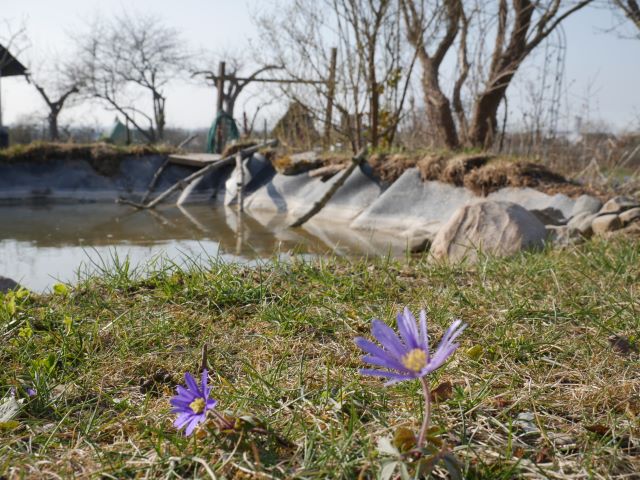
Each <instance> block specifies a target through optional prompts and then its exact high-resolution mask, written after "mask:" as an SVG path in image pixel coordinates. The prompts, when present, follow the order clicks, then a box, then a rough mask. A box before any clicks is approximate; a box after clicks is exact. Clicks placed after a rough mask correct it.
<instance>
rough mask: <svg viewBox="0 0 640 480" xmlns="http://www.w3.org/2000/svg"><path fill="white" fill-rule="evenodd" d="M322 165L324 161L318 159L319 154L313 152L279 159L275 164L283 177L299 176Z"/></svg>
mask: <svg viewBox="0 0 640 480" xmlns="http://www.w3.org/2000/svg"><path fill="white" fill-rule="evenodd" d="M321 165H322V160H321V159H320V158H319V157H318V153H317V152H314V151H313V150H311V151H309V152H303V153H296V154H293V155H287V156H284V157H279V158H276V160H275V161H274V162H273V166H274V168H275V169H276V172H278V173H280V174H282V175H299V174H301V173H305V172H308V171H309V170H313V169H314V168H318V167H319V166H321Z"/></svg>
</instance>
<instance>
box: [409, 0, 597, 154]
mask: <svg viewBox="0 0 640 480" xmlns="http://www.w3.org/2000/svg"><path fill="white" fill-rule="evenodd" d="M399 1H400V5H401V10H402V15H403V17H404V21H405V26H406V30H407V38H408V40H409V42H410V43H411V44H412V45H414V46H415V48H416V49H418V58H419V60H420V64H421V66H422V88H423V93H424V99H425V105H426V110H427V115H428V118H429V122H430V125H431V128H432V131H433V133H434V135H435V137H436V139H437V140H438V142H439V143H441V144H442V145H444V146H447V147H449V148H458V147H460V146H461V145H471V146H475V147H488V146H490V145H491V144H492V143H493V141H494V139H495V137H496V133H497V128H498V118H497V115H498V109H499V107H500V104H501V103H502V102H503V100H504V98H505V96H506V92H507V89H508V87H509V85H510V84H511V81H512V80H513V78H514V76H515V74H516V73H517V71H518V69H519V68H520V67H521V65H522V64H523V62H524V61H525V59H526V58H527V57H528V56H529V55H530V54H531V52H533V51H534V50H535V49H536V47H538V46H539V45H540V44H541V43H542V42H543V41H544V40H545V39H547V37H549V35H550V34H551V33H552V32H554V31H555V30H556V29H557V28H558V27H559V26H560V25H561V23H562V22H563V21H564V20H565V19H566V18H567V17H569V16H570V15H572V14H573V13H575V12H577V11H578V10H580V9H582V8H584V7H585V6H587V5H588V4H590V3H592V2H593V1H594V0H580V1H572V2H568V1H566V0H565V1H562V0H543V1H537V2H534V1H532V0H511V1H508V0H499V1H498V2H496V7H493V6H491V5H488V4H487V2H481V1H465V0H399ZM487 17H490V18H491V22H487V21H486V18H487ZM483 19H484V21H483ZM488 23H491V25H493V27H492V28H488V27H487V25H488ZM490 35H493V42H492V43H491V42H490V41H489V36H490ZM472 39H473V45H476V46H478V45H479V46H480V47H476V48H479V49H480V50H479V51H480V53H478V55H477V56H476V68H477V71H476V74H477V75H476V80H478V86H477V87H476V89H475V91H472V95H471V98H469V99H468V102H467V104H468V105H467V107H466V108H465V105H464V104H465V102H464V100H463V98H462V95H463V87H464V86H465V84H466V83H467V81H468V79H469V78H470V66H471V65H470V61H469V50H470V48H471V47H472V41H471V40H472ZM484 44H491V45H492V46H491V47H490V48H489V49H488V51H487V52H484V51H483V50H482V47H481V46H482V45H484ZM456 45H457V48H458V52H457V53H458V68H457V72H458V73H457V78H456V80H455V81H454V88H453V91H452V93H451V94H450V95H449V94H447V92H445V91H444V89H443V88H442V86H441V76H442V71H441V67H442V65H443V61H444V60H445V57H446V56H447V55H448V54H449V53H450V52H451V51H453V49H454V48H455V47H456ZM478 58H481V59H483V60H484V61H483V62H481V63H478V62H477V60H478ZM485 64H486V65H487V66H488V68H483V67H484V65H485Z"/></svg>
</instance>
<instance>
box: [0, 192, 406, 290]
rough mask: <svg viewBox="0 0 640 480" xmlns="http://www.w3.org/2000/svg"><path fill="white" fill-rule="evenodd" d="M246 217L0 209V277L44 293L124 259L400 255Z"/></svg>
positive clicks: (350, 236) (325, 232)
mask: <svg viewBox="0 0 640 480" xmlns="http://www.w3.org/2000/svg"><path fill="white" fill-rule="evenodd" d="M252 215H253V216H250V215H248V214H242V215H239V214H238V212H237V211H236V210H235V208H229V207H223V206H220V205H211V204H197V205H189V206H186V207H174V206H171V207H163V208H160V209H156V210H145V211H136V210H134V209H132V208H130V207H126V206H122V205H117V204H74V205H61V204H54V205H19V206H0V225H1V226H2V227H1V228H0V276H5V277H9V278H12V279H13V280H16V281H17V282H18V283H20V284H22V285H24V286H25V287H27V288H30V289H32V290H35V291H46V290H48V289H49V288H50V287H51V286H52V285H53V284H54V283H56V282H58V281H61V282H71V283H73V282H75V281H77V279H78V278H79V275H87V274H91V273H99V272H100V270H101V269H105V268H107V269H109V268H112V266H113V264H114V262H120V263H122V262H123V261H124V260H125V259H128V260H129V262H130V264H131V265H132V266H133V267H135V266H147V265H149V264H152V263H153V262H154V261H167V260H168V261H172V262H174V263H176V264H178V265H181V266H185V265H188V264H190V263H193V262H196V263H199V264H203V265H205V264H207V263H209V262H210V261H211V260H212V259H215V260H221V261H226V262H244V263H254V264H255V263H257V262H260V261H270V260H272V259H274V258H280V259H284V260H286V259H287V258H290V257H291V255H303V256H308V257H309V256H318V255H330V254H336V255H350V256H351V255H353V256H361V255H392V256H402V255H404V254H405V251H406V245H405V243H404V242H403V241H402V240H399V239H398V240H397V239H394V238H393V237H390V236H384V235H378V234H376V235H373V234H371V233H368V234H367V233H356V232H353V231H351V230H350V229H349V228H348V227H347V225H340V224H330V225H328V224H326V223H325V224H323V223H316V222H314V221H311V222H309V223H308V224H307V225H305V227H304V228H303V229H295V230H294V229H289V228H287V227H286V222H285V219H284V218H282V217H278V216H273V215H272V214H269V215H265V216H264V217H260V216H256V214H255V213H254V212H252Z"/></svg>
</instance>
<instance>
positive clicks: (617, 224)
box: [591, 213, 622, 235]
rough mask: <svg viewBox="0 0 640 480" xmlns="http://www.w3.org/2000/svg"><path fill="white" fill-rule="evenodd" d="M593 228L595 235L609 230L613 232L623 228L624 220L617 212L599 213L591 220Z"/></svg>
mask: <svg viewBox="0 0 640 480" xmlns="http://www.w3.org/2000/svg"><path fill="white" fill-rule="evenodd" d="M591 228H593V233H594V234H595V235H603V234H605V233H607V232H612V231H614V230H618V229H619V228H622V221H621V220H620V217H619V216H618V215H616V214H615V213H612V214H607V215H599V216H597V217H596V218H594V219H593V222H591Z"/></svg>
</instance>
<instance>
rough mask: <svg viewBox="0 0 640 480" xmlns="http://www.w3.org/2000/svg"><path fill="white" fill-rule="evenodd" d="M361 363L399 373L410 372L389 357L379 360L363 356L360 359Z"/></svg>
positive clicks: (370, 356) (378, 358)
mask: <svg viewBox="0 0 640 480" xmlns="http://www.w3.org/2000/svg"><path fill="white" fill-rule="evenodd" d="M362 361H363V362H365V363H368V364H370V365H376V366H378V367H384V368H391V369H393V370H398V371H400V372H407V373H409V372H410V370H407V369H406V368H405V367H404V366H403V365H402V364H400V363H398V361H397V360H395V359H391V357H388V358H380V357H374V356H373V355H365V356H364V357H362Z"/></svg>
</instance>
